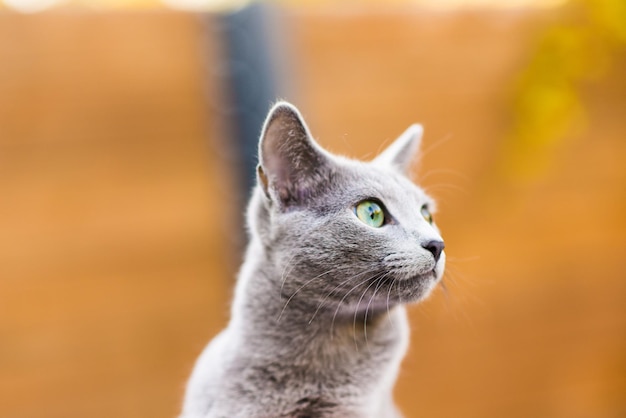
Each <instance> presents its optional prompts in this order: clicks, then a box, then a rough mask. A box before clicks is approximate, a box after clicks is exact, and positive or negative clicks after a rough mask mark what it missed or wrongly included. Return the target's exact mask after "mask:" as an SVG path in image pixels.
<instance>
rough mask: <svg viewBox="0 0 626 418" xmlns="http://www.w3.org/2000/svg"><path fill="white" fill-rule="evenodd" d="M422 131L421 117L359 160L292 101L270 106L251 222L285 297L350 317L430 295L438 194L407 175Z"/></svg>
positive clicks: (439, 254) (437, 252) (441, 257)
mask: <svg viewBox="0 0 626 418" xmlns="http://www.w3.org/2000/svg"><path fill="white" fill-rule="evenodd" d="M421 135H422V128H421V126H419V125H413V126H411V127H410V128H409V129H408V130H407V131H406V132H405V133H404V134H402V135H401V136H400V137H399V138H398V139H397V140H396V141H395V142H393V143H392V144H391V145H390V146H389V147H388V148H387V149H386V150H384V151H383V152H382V153H381V154H380V155H379V156H378V157H376V158H375V159H374V160H372V161H370V162H361V161H355V160H351V159H347V158H344V157H340V156H336V155H333V154H331V153H329V152H328V151H325V150H324V149H322V148H321V147H320V146H319V145H318V144H317V143H316V142H315V140H314V139H313V138H312V136H311V134H310V133H309V130H308V128H307V126H306V124H305V123H304V120H303V119H302V117H301V115H300V113H299V112H298V110H297V109H296V108H295V107H294V106H292V105H290V104H288V103H285V102H280V103H278V104H276V105H275V106H274V107H273V108H272V109H271V110H270V113H269V115H268V117H267V119H266V121H265V125H264V127H263V132H262V134H261V139H260V143H259V165H258V167H257V180H258V186H257V190H256V192H255V197H254V198H253V201H252V203H251V207H250V223H251V225H250V226H251V228H252V230H253V234H255V235H256V236H258V238H259V239H260V241H261V245H262V246H263V247H264V248H265V255H266V256H267V258H268V262H269V263H271V266H272V270H273V271H274V272H278V277H276V278H275V279H276V281H277V282H276V283H275V285H276V286H275V288H276V289H277V291H280V292H281V294H282V297H283V299H284V300H285V301H287V300H289V303H290V304H291V305H295V306H299V307H301V308H302V310H303V311H308V312H311V310H314V312H315V315H317V316H324V315H333V316H335V317H342V316H346V315H349V316H350V317H351V316H352V315H355V314H357V313H361V314H362V313H367V312H370V313H372V312H377V311H382V310H386V309H388V308H391V307H393V306H394V305H396V304H398V303H407V302H415V301H419V300H421V299H423V298H425V297H426V296H428V294H429V293H430V291H431V290H432V289H433V288H434V287H435V285H436V284H437V282H438V281H439V280H440V279H441V276H442V274H443V270H444V264H445V253H444V251H443V247H444V245H443V240H442V238H441V235H440V233H439V230H438V229H437V227H436V226H435V224H434V222H433V219H432V215H431V213H432V212H433V210H434V203H433V201H432V200H431V199H430V198H429V197H428V196H427V195H426V194H425V193H424V191H423V190H422V189H421V188H419V187H417V186H416V185H415V184H413V183H412V182H411V181H410V180H409V179H408V178H407V176H406V173H407V172H408V169H409V165H410V163H411V161H412V159H413V158H414V156H415V154H416V153H417V149H418V147H419V142H420V139H421ZM278 289H279V290H278Z"/></svg>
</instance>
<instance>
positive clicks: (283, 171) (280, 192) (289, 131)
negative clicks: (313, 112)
mask: <svg viewBox="0 0 626 418" xmlns="http://www.w3.org/2000/svg"><path fill="white" fill-rule="evenodd" d="M326 158H327V157H326V156H325V155H324V154H323V151H321V150H320V149H319V147H318V146H317V145H316V144H315V141H314V140H313V139H312V138H311V136H310V135H309V133H308V129H307V127H306V125H305V123H304V121H303V120H302V118H301V116H300V114H299V113H298V111H297V109H295V108H294V107H293V106H291V105H288V104H279V105H277V106H275V107H274V108H273V109H272V110H271V111H270V114H269V115H268V117H267V120H266V122H265V126H264V129H263V135H262V136H261V143H260V159H261V166H262V170H261V171H262V172H263V175H264V177H265V178H266V179H267V180H268V181H267V186H268V188H270V189H273V190H274V192H275V194H276V196H277V197H278V198H279V199H280V200H281V201H283V202H285V203H287V202H295V201H298V200H302V199H305V198H306V197H308V196H310V195H312V194H314V192H313V190H312V189H314V188H315V185H316V184H317V183H318V181H319V180H320V178H321V177H323V176H320V172H321V171H323V170H324V168H323V167H325V166H326ZM261 181H263V180H262V178H261ZM268 192H269V190H268Z"/></svg>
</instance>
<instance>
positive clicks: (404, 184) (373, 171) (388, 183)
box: [345, 161, 432, 204]
mask: <svg viewBox="0 0 626 418" xmlns="http://www.w3.org/2000/svg"><path fill="white" fill-rule="evenodd" d="M345 168H346V173H347V174H348V179H347V181H348V182H350V184H351V189H352V191H353V192H354V193H358V194H360V195H363V197H377V198H379V199H381V200H391V201H393V202H394V203H397V204H412V203H419V202H421V203H422V204H423V203H431V202H432V199H431V198H430V197H429V196H428V195H427V194H426V193H425V192H424V190H423V189H422V188H420V187H419V186H417V185H416V184H415V183H413V182H412V181H411V180H409V179H408V178H407V177H405V176H404V175H402V174H400V173H399V172H397V171H396V170H394V169H393V168H391V167H381V166H380V165H377V164H375V163H372V162H360V161H350V162H348V163H347V164H346V165H345Z"/></svg>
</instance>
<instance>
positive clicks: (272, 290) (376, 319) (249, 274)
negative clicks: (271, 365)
mask: <svg viewBox="0 0 626 418" xmlns="http://www.w3.org/2000/svg"><path fill="white" fill-rule="evenodd" d="M269 260H270V257H268V255H267V254H265V253H264V249H263V248H262V246H261V245H260V244H259V243H258V242H252V243H251V245H250V248H249V249H248V253H247V256H246V262H245V263H244V265H243V266H242V270H241V272H240V277H239V281H238V284H237V288H236V291H235V300H234V303H233V312H232V318H231V327H234V328H236V332H237V333H238V334H239V335H240V337H241V338H242V339H243V340H245V341H246V344H247V345H249V346H251V347H258V351H257V354H258V355H260V356H261V355H263V353H264V350H266V349H267V350H268V351H267V353H266V354H267V355H268V356H269V357H272V358H276V357H277V356H279V357H280V356H282V357H285V358H287V357H292V358H297V359H299V360H300V361H302V360H304V358H305V357H306V358H309V360H312V359H313V358H316V357H318V359H317V360H320V359H324V361H328V362H331V363H334V361H344V360H345V359H346V358H355V353H357V357H356V358H359V359H360V360H366V361H369V360H381V361H383V362H384V361H385V360H389V361H392V359H393V358H396V357H397V358H401V357H402V355H403V353H404V351H405V350H406V347H407V344H408V323H407V319H406V310H405V308H404V306H396V307H392V308H390V309H388V310H387V309H385V310H384V311H380V312H375V313H372V312H370V313H369V314H368V315H367V317H365V316H364V315H361V316H351V315H349V316H345V315H343V316H342V315H335V314H329V312H321V311H318V312H316V310H315V309H314V308H312V307H310V306H309V307H303V306H302V305H299V304H298V303H293V302H294V301H289V298H288V297H286V296H285V295H284V294H282V293H281V289H280V285H279V283H280V276H281V271H276V268H275V267H274V266H273V263H271V262H270V261H269ZM335 313H336V312H335Z"/></svg>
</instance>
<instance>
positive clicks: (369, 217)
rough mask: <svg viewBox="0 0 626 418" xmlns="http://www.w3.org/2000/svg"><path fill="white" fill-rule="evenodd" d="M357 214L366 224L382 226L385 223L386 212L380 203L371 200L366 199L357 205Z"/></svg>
mask: <svg viewBox="0 0 626 418" xmlns="http://www.w3.org/2000/svg"><path fill="white" fill-rule="evenodd" d="M356 216H357V218H359V219H360V220H361V222H363V223H364V224H366V225H369V226H371V227H373V228H380V227H381V226H383V223H385V213H384V212H383V209H382V208H381V207H380V205H379V204H378V203H376V202H373V201H371V200H364V201H363V202H361V203H359V204H358V205H356Z"/></svg>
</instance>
